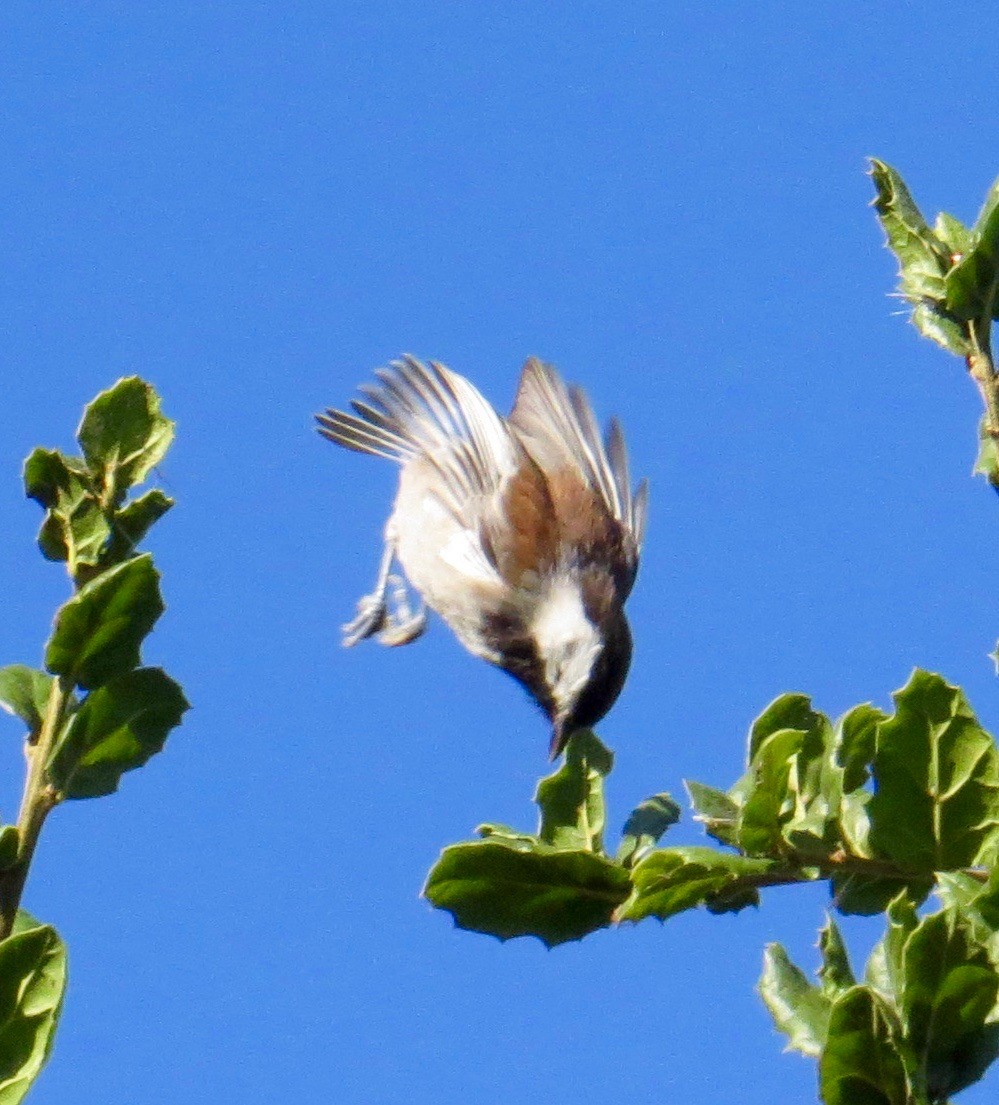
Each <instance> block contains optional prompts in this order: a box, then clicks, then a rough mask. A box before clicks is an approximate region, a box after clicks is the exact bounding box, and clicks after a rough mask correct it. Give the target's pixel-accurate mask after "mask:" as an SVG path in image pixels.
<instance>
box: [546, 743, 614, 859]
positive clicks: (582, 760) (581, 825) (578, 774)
mask: <svg viewBox="0 0 999 1105" xmlns="http://www.w3.org/2000/svg"><path fill="white" fill-rule="evenodd" d="M613 764H614V756H613V754H612V753H611V752H610V751H609V750H608V749H607V748H606V747H604V745H603V744H601V743H600V741H599V740H598V738H597V736H596V734H595V733H592V732H590V730H588V729H581V730H578V731H577V732H575V733H573V735H572V736H571V737H570V738H569V743H568V744H567V745H566V748H565V761H564V762H563V764H562V766H561V767H560V768H559V769H558V770H557V771H556V772H555V773H554V774H552V775H549V776H548V777H547V778H544V779H542V780H541V781H540V782H539V783H538V788H537V791H536V793H535V795H534V801H535V802H537V804H538V806H539V808H540V810H541V826H540V828H539V829H538V836H539V838H540V839H541V840H542V841H543V842H544V843H545V844H551V845H552V846H553V847H556V848H565V849H568V850H570V851H573V850H576V849H584V850H586V851H593V852H599V851H601V850H602V848H603V832H604V828H605V827H606V821H607V811H606V808H605V806H604V777H605V776H606V775H608V774H610V771H611V768H612V767H613Z"/></svg>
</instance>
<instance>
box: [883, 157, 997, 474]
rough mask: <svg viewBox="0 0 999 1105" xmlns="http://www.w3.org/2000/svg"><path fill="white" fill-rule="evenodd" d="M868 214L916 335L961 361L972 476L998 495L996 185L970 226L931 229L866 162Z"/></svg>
mask: <svg viewBox="0 0 999 1105" xmlns="http://www.w3.org/2000/svg"><path fill="white" fill-rule="evenodd" d="M871 177H872V179H873V181H874V187H875V190H876V195H875V199H874V208H875V210H876V211H877V214H878V218H879V219H880V221H881V225H882V227H883V228H884V231H885V234H886V236H887V240H888V246H889V248H890V249H891V250H892V252H893V253H894V254H895V256H896V258H897V259H898V263H899V292H900V294H901V295H902V296H903V297H904V298H905V299H906V300H907V301H908V302H909V304H910V306H911V307H912V315H911V318H912V323H913V325H914V326H915V327H916V329H917V330H918V331H919V332H920V333H921V334H922V335H923V336H924V337H927V338H930V340H931V341H934V342H936V343H937V345H939V346H941V347H942V348H943V349H946V350H947V351H948V352H949V353H953V354H955V355H956V356H958V357H963V358H964V359H965V360H966V362H967V365H968V369H969V371H970V372H971V375H972V376H973V378H974V379H975V382H976V383H977V384H978V386H979V389H980V390H981V392H982V396H983V399H984V400H985V403H986V413H985V416H984V417H983V419H982V422H981V425H980V428H979V452H978V459H977V462H976V464H975V472H976V473H979V474H981V475H984V476H985V478H986V479H987V480H988V481H989V483H990V484H991V485H992V486H993V487H995V488H996V489H997V490H999V379H997V376H996V371H995V366H994V364H993V359H992V351H991V342H990V335H991V328H992V322H993V320H995V319H996V318H999V180H997V181H996V182H995V184H993V185H992V188H991V189H990V191H989V194H988V196H987V197H986V199H985V203H984V204H983V205H982V209H981V211H980V212H979V214H978V218H977V219H976V220H975V222H974V224H973V225H972V226H966V225H965V224H964V223H962V222H961V221H960V220H959V219H956V218H955V217H954V216H953V215H949V214H947V213H946V212H941V213H940V214H939V215H937V218H936V221H935V222H934V224H933V226H930V225H929V223H928V222H927V221H926V219H925V218H924V217H923V214H922V212H921V211H920V210H919V207H918V206H917V205H916V202H915V200H914V199H913V198H912V195H911V193H910V192H909V189H908V188H907V187H906V184H905V181H904V180H903V179H902V177H901V176H900V175H899V173H898V172H897V171H896V170H895V169H893V168H892V167H891V166H890V165H887V164H885V162H883V161H879V160H877V159H876V158H872V159H871Z"/></svg>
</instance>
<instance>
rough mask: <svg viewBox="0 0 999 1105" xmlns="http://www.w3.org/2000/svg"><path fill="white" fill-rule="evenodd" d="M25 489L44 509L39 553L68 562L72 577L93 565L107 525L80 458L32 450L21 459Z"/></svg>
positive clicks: (99, 551) (99, 557) (47, 450)
mask: <svg viewBox="0 0 999 1105" xmlns="http://www.w3.org/2000/svg"><path fill="white" fill-rule="evenodd" d="M24 488H25V491H26V493H27V495H28V496H29V498H32V499H34V500H35V501H36V502H38V503H40V504H41V505H42V506H43V507H45V509H46V515H45V519H44V521H43V522H42V528H41V529H40V530H39V533H38V545H39V547H40V548H41V550H42V553H43V555H44V556H46V557H47V558H48V559H49V560H65V561H68V565H69V570H70V573H71V574H72V575H74V576H75V575H76V573H77V571H78V570H79V569H80V568H86V567H94V566H95V565H97V564H98V563H99V562H100V559H101V554H102V551H103V549H104V547H105V544H106V543H107V540H108V537H109V536H110V533H111V527H110V523H109V522H108V519H107V516H106V514H105V512H104V510H103V509H102V508H101V504H100V502H99V500H98V496H97V494H96V493H95V489H94V487H93V484H92V481H91V478H90V475H89V473H88V472H87V470H86V468H85V467H84V466H83V465H82V464H81V462H80V461H79V460H78V459H77V458H76V457H67V456H65V455H64V454H62V453H60V452H58V451H56V450H53V449H35V450H34V451H33V452H32V453H31V454H30V456H29V457H28V459H27V460H26V461H25V462H24Z"/></svg>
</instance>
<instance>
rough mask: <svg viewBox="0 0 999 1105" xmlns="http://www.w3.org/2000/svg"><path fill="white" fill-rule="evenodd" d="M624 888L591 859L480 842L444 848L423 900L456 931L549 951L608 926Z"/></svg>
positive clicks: (621, 875)
mask: <svg viewBox="0 0 999 1105" xmlns="http://www.w3.org/2000/svg"><path fill="white" fill-rule="evenodd" d="M629 889H630V882H629V880H628V874H627V872H626V871H625V870H624V869H623V868H621V867H619V866H618V865H617V864H615V863H612V862H611V861H610V860H607V859H604V858H603V857H602V856H598V855H595V854H594V853H593V852H585V851H579V852H570V851H562V850H556V849H554V848H550V847H548V846H545V845H539V846H538V847H537V848H536V849H535V850H533V851H530V852H526V851H522V850H519V849H518V848H514V847H510V846H508V845H506V844H504V843H500V842H498V841H493V840H483V841H475V842H470V843H467V844H455V845H452V846H451V847H450V848H445V849H444V851H443V853H442V854H441V858H440V859H439V860H438V861H437V863H436V864H434V867H433V868H432V870H431V871H430V875H429V876H428V878H427V883H426V886H424V888H423V894H424V896H425V897H426V898H428V899H429V901H430V902H432V903H433V904H434V905H435V906H436V907H437V908H438V909H445V910H447V911H448V912H449V913H450V914H451V915H452V916H453V917H454V921H455V924H456V925H457V926H458V927H459V928H463V929H469V930H470V931H472V932H482V933H486V934H487V935H490V936H496V937H498V938H499V939H501V940H508V939H510V938H512V937H514V936H536V937H537V938H538V939H539V940H541V941H542V942H543V943H545V944H547V945H548V947H554V946H555V945H556V944H562V943H564V942H566V941H567V940H579V939H581V938H582V937H583V936H586V935H587V934H588V933H590V932H595V931H596V930H597V929H601V928H604V927H605V926H607V925H609V924H610V922H611V920H612V917H613V913H614V910H615V909H616V908H617V906H619V905H620V904H621V903H622V902H623V901H624V900H625V898H627V896H628V891H629Z"/></svg>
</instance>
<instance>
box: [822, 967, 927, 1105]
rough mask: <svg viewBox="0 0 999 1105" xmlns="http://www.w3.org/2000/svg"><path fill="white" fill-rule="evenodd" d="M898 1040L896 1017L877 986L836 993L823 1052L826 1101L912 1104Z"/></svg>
mask: <svg viewBox="0 0 999 1105" xmlns="http://www.w3.org/2000/svg"><path fill="white" fill-rule="evenodd" d="M898 1040H899V1030H898V1024H897V1022H896V1020H895V1017H894V1016H893V1015H892V1013H891V1010H890V1009H889V1008H888V1006H887V1005H886V1004H885V1003H884V1002H883V1001H882V999H881V998H880V997H878V995H877V994H876V993H874V992H873V991H872V990H869V989H868V988H867V987H866V986H855V987H854V988H853V989H852V990H847V991H846V993H845V994H842V995H841V996H840V997H839V998H837V999H836V1001H835V1002H834V1003H833V1007H832V1010H831V1012H830V1014H829V1027H828V1031H827V1034H826V1044H825V1048H824V1049H823V1051H822V1055H821V1057H820V1058H819V1086H820V1089H821V1094H822V1100H823V1101H824V1102H825V1105H912V1103H911V1101H910V1098H909V1095H908V1088H907V1080H906V1073H905V1066H904V1064H903V1062H902V1058H901V1056H900V1047H899V1043H898Z"/></svg>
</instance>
